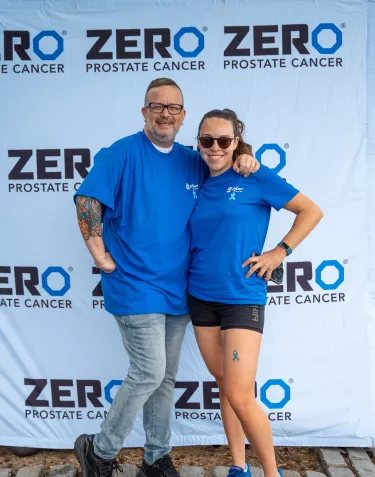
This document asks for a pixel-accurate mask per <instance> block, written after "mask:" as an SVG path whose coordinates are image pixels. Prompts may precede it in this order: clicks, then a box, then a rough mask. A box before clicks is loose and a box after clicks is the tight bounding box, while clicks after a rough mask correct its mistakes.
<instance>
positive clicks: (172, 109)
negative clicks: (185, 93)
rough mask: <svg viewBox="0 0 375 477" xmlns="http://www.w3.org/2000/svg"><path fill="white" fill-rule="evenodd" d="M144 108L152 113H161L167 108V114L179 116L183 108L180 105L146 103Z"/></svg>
mask: <svg viewBox="0 0 375 477" xmlns="http://www.w3.org/2000/svg"><path fill="white" fill-rule="evenodd" d="M146 108H147V109H149V110H150V111H151V112H152V113H162V112H163V111H164V109H165V108H167V109H168V113H169V114H180V113H181V111H182V110H183V109H184V106H183V105H182V104H161V103H148V105H147V106H146Z"/></svg>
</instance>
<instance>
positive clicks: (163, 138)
mask: <svg viewBox="0 0 375 477" xmlns="http://www.w3.org/2000/svg"><path fill="white" fill-rule="evenodd" d="M179 130H180V128H178V129H176V130H175V131H174V133H173V134H168V135H162V134H158V133H156V132H155V131H154V130H151V129H149V128H148V127H147V124H146V131H147V133H148V135H149V136H150V138H151V139H152V140H155V142H160V143H161V144H169V143H170V142H174V140H175V138H176V136H177V133H178V131H179Z"/></svg>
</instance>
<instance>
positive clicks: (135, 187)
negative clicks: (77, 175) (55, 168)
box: [75, 131, 207, 315]
mask: <svg viewBox="0 0 375 477" xmlns="http://www.w3.org/2000/svg"><path fill="white" fill-rule="evenodd" d="M205 175H207V168H206V166H205V164H204V162H203V161H202V159H201V158H200V155H199V153H197V152H196V151H193V150H191V149H189V148H187V147H185V146H182V145H181V144H178V143H174V145H173V149H172V151H171V152H169V153H163V152H160V151H158V150H157V149H156V148H155V147H154V146H153V144H152V143H151V142H150V140H149V139H148V138H147V136H146V135H145V133H144V132H143V131H142V132H139V133H137V134H134V135H132V136H128V137H125V138H123V139H120V140H119V141H117V142H115V143H114V144H113V145H112V146H111V147H110V148H106V149H102V150H101V151H100V152H99V153H98V154H97V155H96V156H95V161H94V166H93V168H92V170H91V171H90V173H89V174H88V176H87V177H86V179H85V180H84V182H83V183H82V185H81V186H80V188H79V189H78V191H77V193H76V194H75V196H77V195H82V196H87V197H93V198H95V199H97V200H98V201H99V202H101V203H102V204H103V205H104V206H105V207H103V209H104V211H103V240H104V244H105V249H106V251H107V252H110V253H111V255H112V256H113V259H114V260H115V262H116V265H117V268H116V269H115V270H114V271H113V272H112V273H110V274H107V273H104V272H102V273H101V276H102V289H103V295H104V305H105V309H106V310H107V311H108V312H109V313H112V314H114V315H130V314H144V313H165V314H171V315H181V314H185V313H187V312H188V308H187V304H186V283H187V273H188V268H189V261H190V232H189V226H188V223H189V218H190V216H191V213H192V211H193V209H194V206H195V202H196V198H197V193H198V188H199V185H200V184H201V183H202V181H203V179H204V176H205Z"/></svg>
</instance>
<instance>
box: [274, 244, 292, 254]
mask: <svg viewBox="0 0 375 477" xmlns="http://www.w3.org/2000/svg"><path fill="white" fill-rule="evenodd" d="M277 245H278V246H279V247H281V248H283V249H284V250H285V252H286V255H287V256H288V255H290V254H291V253H292V252H293V250H292V247H290V246H289V245H288V244H287V243H285V242H279V243H278V244H277Z"/></svg>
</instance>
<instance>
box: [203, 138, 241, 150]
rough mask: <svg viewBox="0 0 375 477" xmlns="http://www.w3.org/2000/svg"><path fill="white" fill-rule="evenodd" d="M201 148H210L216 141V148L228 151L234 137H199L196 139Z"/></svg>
mask: <svg viewBox="0 0 375 477" xmlns="http://www.w3.org/2000/svg"><path fill="white" fill-rule="evenodd" d="M198 139H199V142H200V143H201V146H202V147H204V148H205V149H209V148H210V147H212V145H213V143H214V142H215V141H216V142H217V144H218V146H219V147H220V148H221V149H228V147H229V146H230V145H231V144H232V141H233V140H234V137H227V136H220V137H211V136H200V137H198Z"/></svg>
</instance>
